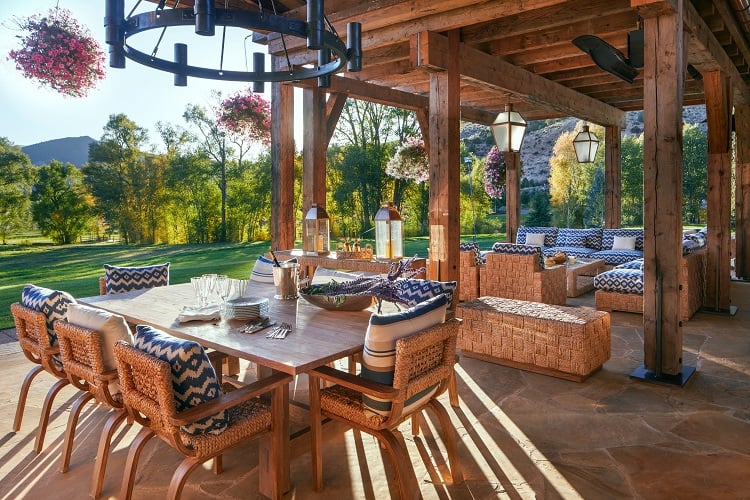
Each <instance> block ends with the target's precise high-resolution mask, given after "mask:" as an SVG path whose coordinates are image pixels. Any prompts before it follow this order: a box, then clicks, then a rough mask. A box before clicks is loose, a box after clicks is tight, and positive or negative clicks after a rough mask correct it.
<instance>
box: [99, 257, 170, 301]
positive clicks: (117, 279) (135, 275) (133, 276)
mask: <svg viewBox="0 0 750 500" xmlns="http://www.w3.org/2000/svg"><path fill="white" fill-rule="evenodd" d="M104 284H105V287H106V291H107V294H110V293H123V292H132V291H133V290H145V289H146V288H154V287H157V286H167V285H169V262H165V263H164V264H156V265H153V266H142V267H117V266H110V265H109V264H104Z"/></svg>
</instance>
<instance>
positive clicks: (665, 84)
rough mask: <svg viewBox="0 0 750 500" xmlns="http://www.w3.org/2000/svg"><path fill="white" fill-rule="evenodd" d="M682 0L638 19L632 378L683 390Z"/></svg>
mask: <svg viewBox="0 0 750 500" xmlns="http://www.w3.org/2000/svg"><path fill="white" fill-rule="evenodd" d="M683 1H684V0H677V2H676V9H677V12H672V11H668V12H660V13H659V14H656V15H652V16H649V17H645V19H644V38H645V50H644V63H645V64H644V124H645V133H644V138H645V140H644V154H643V197H644V214H643V229H644V249H643V250H644V251H643V257H644V263H645V266H644V272H643V275H644V291H643V337H644V338H643V340H644V342H643V343H644V346H643V347H644V369H645V370H644V371H643V372H642V373H638V372H639V371H638V370H636V372H634V373H633V376H636V377H638V376H640V375H643V378H654V379H657V380H664V381H669V382H673V383H684V380H683V379H685V378H686V377H684V376H683V371H682V370H683V366H682V324H681V323H680V295H679V286H680V279H679V278H680V261H681V259H682V231H681V228H682V100H683V87H684V79H685V65H686V63H685V47H686V40H685V35H684V32H683V20H682V2H683ZM646 12H647V11H646ZM690 374H692V371H690ZM687 376H689V375H687ZM670 379H671V380H670Z"/></svg>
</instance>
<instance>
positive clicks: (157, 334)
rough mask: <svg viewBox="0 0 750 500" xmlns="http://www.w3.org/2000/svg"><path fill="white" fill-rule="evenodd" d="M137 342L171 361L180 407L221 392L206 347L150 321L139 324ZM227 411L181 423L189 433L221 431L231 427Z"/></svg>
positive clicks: (178, 407) (136, 346)
mask: <svg viewBox="0 0 750 500" xmlns="http://www.w3.org/2000/svg"><path fill="white" fill-rule="evenodd" d="M133 346H134V347H135V348H136V349H138V350H140V351H143V352H145V353H147V354H150V355H151V356H154V357H155V358H158V359H161V360H162V361H166V362H167V363H169V366H170V368H171V369H172V389H173V390H174V397H175V402H176V403H177V408H176V409H177V411H182V410H187V409H188V408H192V407H193V406H197V405H199V404H201V403H204V402H206V401H211V400H212V399H214V398H218V397H219V396H221V385H220V383H219V380H218V378H217V377H216V372H215V371H214V367H213V365H211V361H209V359H208V356H207V355H206V352H205V351H204V350H203V347H202V346H201V345H200V344H198V343H197V342H193V341H192V340H183V339H179V338H177V337H173V336H171V335H169V334H167V333H165V332H162V331H161V330H157V329H156V328H152V327H150V326H146V325H138V326H137V327H136V332H135V338H134V340H133ZM227 424H228V420H227V415H226V411H221V412H219V413H217V414H216V415H212V416H210V417H206V418H204V419H202V420H199V421H197V422H194V423H192V424H189V425H185V426H183V427H181V429H182V430H183V431H185V432H187V433H189V434H221V433H222V432H224V430H225V429H226V428H227Z"/></svg>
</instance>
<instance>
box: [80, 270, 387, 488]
mask: <svg viewBox="0 0 750 500" xmlns="http://www.w3.org/2000/svg"><path fill="white" fill-rule="evenodd" d="M275 292H276V290H275V287H274V286H273V285H272V284H266V283H258V282H254V281H251V282H250V284H249V286H248V289H247V291H246V292H245V297H267V298H268V299H269V317H270V318H271V319H272V320H273V321H275V322H277V324H281V322H286V323H289V324H290V325H291V329H292V331H291V333H290V334H288V335H287V336H286V338H284V339H283V340H279V339H270V338H266V332H268V330H270V329H266V330H261V331H260V332H257V333H254V334H247V333H241V332H240V329H241V328H242V327H243V326H244V325H245V323H246V322H247V320H238V319H229V320H227V319H221V320H213V321H189V322H183V323H180V322H179V321H178V320H177V317H178V315H179V313H180V312H181V310H182V309H183V308H184V307H185V306H194V305H196V297H195V294H194V292H193V289H192V286H191V285H190V284H189V283H186V284H178V285H170V286H165V287H156V288H150V289H147V290H137V291H133V292H126V293H118V294H110V295H98V296H94V297H87V298H82V299H78V301H79V302H80V303H83V304H86V305H90V306H93V307H98V308H101V309H104V310H106V311H109V312H112V313H115V314H119V315H121V316H123V317H124V318H125V320H126V321H127V322H128V323H131V324H136V325H138V324H144V325H150V326H152V327H154V328H158V329H160V330H162V331H164V332H167V333H169V334H171V335H174V336H175V337H179V338H183V339H189V340H194V341H196V342H198V343H200V344H201V345H203V346H204V347H209V348H212V349H215V350H217V351H220V352H223V353H226V354H229V355H232V356H237V357H239V358H241V359H245V360H248V361H252V362H254V363H257V364H258V365H260V366H261V367H265V368H267V369H270V370H273V371H280V372H283V373H288V374H290V375H299V374H302V373H305V372H308V371H310V370H312V369H313V368H317V367H319V366H322V365H325V364H327V363H329V362H332V361H335V360H337V359H341V358H344V357H347V356H349V355H350V354H354V353H356V352H359V351H361V350H362V347H363V345H364V337H365V332H366V330H367V324H368V321H369V318H370V314H371V313H372V311H371V310H364V311H331V310H326V309H322V308H320V307H317V306H315V305H312V304H310V303H308V302H306V301H305V300H304V299H303V298H298V299H292V300H279V299H275V298H273V296H274V294H275ZM284 394H285V398H284V404H283V405H282V406H283V408H281V409H280V411H278V412H276V414H275V415H274V419H275V425H281V426H282V427H283V428H284V429H285V432H284V433H283V435H284V436H289V435H290V433H289V404H290V401H289V391H288V387H287V390H286V391H284ZM260 446H261V450H260V457H261V460H260V464H259V466H260V492H261V493H262V494H263V495H266V496H268V497H270V498H277V497H279V496H280V495H279V494H278V493H279V491H280V492H281V493H283V492H286V491H288V490H289V488H290V484H289V482H290V478H289V476H290V458H291V457H290V445H289V440H288V439H287V440H286V441H285V442H284V443H276V444H275V446H277V447H278V449H277V450H276V453H275V454H272V453H271V451H272V449H271V446H274V443H271V442H270V440H266V439H263V440H261V445H260ZM273 456H276V457H277V460H275V461H273V460H269V459H268V457H273ZM270 462H276V463H270Z"/></svg>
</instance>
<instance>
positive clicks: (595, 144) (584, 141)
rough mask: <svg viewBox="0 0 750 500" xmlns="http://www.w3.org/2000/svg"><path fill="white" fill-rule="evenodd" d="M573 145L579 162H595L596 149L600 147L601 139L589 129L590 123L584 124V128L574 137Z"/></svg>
mask: <svg viewBox="0 0 750 500" xmlns="http://www.w3.org/2000/svg"><path fill="white" fill-rule="evenodd" d="M573 147H574V148H575V150H576V158H577V159H578V163H593V161H594V160H595V159H596V150H597V149H599V139H597V138H596V135H594V134H593V133H591V132H590V131H589V126H588V125H584V126H583V130H581V131H580V132H579V133H578V135H576V137H575V139H573Z"/></svg>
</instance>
